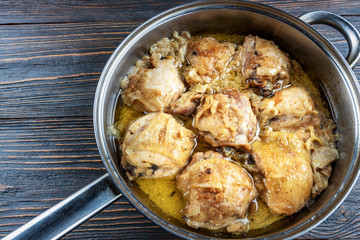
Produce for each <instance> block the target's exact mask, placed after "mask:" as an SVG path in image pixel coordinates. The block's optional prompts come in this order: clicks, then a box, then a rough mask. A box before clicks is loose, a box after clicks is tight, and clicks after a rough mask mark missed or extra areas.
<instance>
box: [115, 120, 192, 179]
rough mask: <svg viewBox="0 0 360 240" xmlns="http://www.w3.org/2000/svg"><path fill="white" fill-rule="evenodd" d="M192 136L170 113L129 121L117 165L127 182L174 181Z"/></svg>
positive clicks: (188, 149) (190, 147)
mask: <svg viewBox="0 0 360 240" xmlns="http://www.w3.org/2000/svg"><path fill="white" fill-rule="evenodd" d="M194 138H195V134H194V133H193V132H192V131H190V130H188V129H186V128H185V127H183V126H182V125H181V124H180V123H179V122H177V121H176V120H175V118H173V117H172V116H171V115H170V114H166V113H149V114H147V115H145V116H143V117H141V118H139V119H137V120H136V121H135V122H133V123H132V124H131V125H130V126H129V128H128V130H127V132H126V134H125V138H124V142H123V144H122V158H121V165H122V167H123V168H124V169H125V171H126V174H127V176H128V178H129V179H130V180H134V179H136V178H139V177H142V178H158V177H169V178H175V176H176V174H177V173H178V172H179V171H180V169H181V168H183V167H184V166H185V164H186V162H187V160H188V159H189V158H190V154H191V151H192V149H193V147H194V146H195V140H194Z"/></svg>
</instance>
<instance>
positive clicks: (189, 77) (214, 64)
mask: <svg viewBox="0 0 360 240" xmlns="http://www.w3.org/2000/svg"><path fill="white" fill-rule="evenodd" d="M234 53H235V44H233V43H229V42H223V43H220V42H219V41H217V40H216V39H215V38H212V37H205V38H200V39H198V40H195V41H192V42H190V43H189V44H188V50H187V52H186V59H187V60H188V62H189V63H190V65H189V66H187V67H186V68H185V69H184V72H183V76H184V78H185V80H186V82H187V83H188V84H189V85H190V86H192V85H194V84H197V83H200V84H205V83H210V82H211V81H213V80H214V79H215V78H216V77H217V76H219V74H220V73H221V72H222V71H223V70H224V69H225V67H226V65H227V64H228V62H229V61H230V60H231V58H232V57H233V55H234Z"/></svg>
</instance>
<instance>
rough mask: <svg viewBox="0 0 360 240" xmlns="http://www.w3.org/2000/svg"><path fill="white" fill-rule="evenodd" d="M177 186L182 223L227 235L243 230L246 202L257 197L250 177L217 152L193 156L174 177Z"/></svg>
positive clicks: (200, 153)
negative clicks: (223, 231) (183, 204)
mask: <svg viewBox="0 0 360 240" xmlns="http://www.w3.org/2000/svg"><path fill="white" fill-rule="evenodd" d="M177 187H178V189H179V190H180V191H181V192H182V194H183V195H184V198H185V200H186V202H187V205H186V208H185V209H184V210H183V212H182V213H183V215H184V217H183V218H184V220H185V221H186V223H187V224H188V225H189V226H191V227H193V228H206V229H210V230H217V229H221V228H224V227H227V230H228V231H229V232H232V231H238V230H239V229H240V228H243V227H245V228H246V226H244V224H241V221H239V220H241V219H242V218H244V217H245V216H246V213H247V210H248V208H249V205H250V203H251V202H252V201H253V200H254V199H255V197H256V196H257V191H256V189H255V187H254V184H253V181H252V178H251V177H250V175H249V174H248V173H247V172H246V171H245V169H243V168H242V167H241V166H240V165H238V164H237V163H234V162H231V161H229V160H227V159H225V158H224V156H223V155H221V154H220V153H216V152H213V151H207V152H205V153H202V152H198V153H196V154H194V156H193V158H192V160H191V162H190V163H189V164H188V165H187V167H186V168H185V170H184V171H183V172H182V173H180V174H179V175H178V177H177Z"/></svg>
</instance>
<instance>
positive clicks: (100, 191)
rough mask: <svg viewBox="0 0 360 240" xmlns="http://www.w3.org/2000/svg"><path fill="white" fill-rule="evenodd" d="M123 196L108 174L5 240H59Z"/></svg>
mask: <svg viewBox="0 0 360 240" xmlns="http://www.w3.org/2000/svg"><path fill="white" fill-rule="evenodd" d="M121 196H122V194H121V193H120V191H119V189H118V188H117V187H116V186H115V184H114V183H113V181H112V180H111V178H110V176H109V174H105V175H104V176H102V177H100V178H99V179H97V180H96V181H94V182H92V183H90V184H89V185H87V186H86V187H84V188H82V189H81V190H79V191H77V192H76V193H74V194H73V195H71V196H70V197H68V198H66V199H64V200H63V201H61V202H59V203H58V204H56V205H55V206H54V207H52V208H50V209H48V210H47V211H45V212H44V213H42V214H40V215H39V216H37V217H36V218H34V219H33V220H31V221H30V222H28V223H26V224H25V225H24V226H22V227H20V228H19V229H17V230H15V231H14V232H12V233H10V234H9V235H7V236H6V237H5V238H4V240H10V239H16V240H19V239H26V240H32V239H34V240H41V239H58V238H60V237H62V236H64V235H65V234H66V233H68V232H70V231H71V230H73V229H74V228H75V227H77V226H79V225H80V224H82V223H83V222H85V221H86V220H88V219H89V218H91V217H92V216H93V215H95V214H96V213H98V212H100V211H101V210H102V209H104V208H105V207H107V206H108V205H110V204H111V203H113V202H114V201H116V200H118V199H119V198H120V197H121Z"/></svg>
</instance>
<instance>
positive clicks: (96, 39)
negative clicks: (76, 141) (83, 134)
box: [0, 16, 360, 118]
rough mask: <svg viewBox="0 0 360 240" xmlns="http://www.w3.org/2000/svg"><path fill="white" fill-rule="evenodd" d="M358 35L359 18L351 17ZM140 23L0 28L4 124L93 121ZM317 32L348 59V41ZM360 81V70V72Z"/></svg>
mask: <svg viewBox="0 0 360 240" xmlns="http://www.w3.org/2000/svg"><path fill="white" fill-rule="evenodd" d="M347 19H348V20H349V21H350V22H352V23H353V24H354V25H355V26H356V27H357V28H358V29H360V18H359V17H355V16H350V17H347ZM138 25H139V23H138V22H114V23H108V22H106V23H103V22H102V23H66V24H65V23H63V24H36V25H31V28H29V26H28V25H10V26H9V25H4V26H1V25H0V32H1V34H2V35H3V36H2V37H1V38H0V79H1V80H0V96H1V98H0V118H23V117H40V116H41V117H68V116H73V117H74V116H91V115H92V104H93V99H94V93H95V89H96V84H97V81H98V79H99V76H100V73H101V71H102V69H103V67H104V66H105V63H106V61H107V59H108V58H109V57H110V55H111V53H112V52H113V51H114V49H115V48H116V47H117V46H118V45H119V44H120V43H121V41H122V40H123V39H124V38H125V37H126V36H127V35H128V34H129V33H130V32H131V31H132V30H134V29H135V28H136V27H137V26H138ZM316 28H317V29H318V30H319V31H320V32H322V33H324V34H325V35H326V37H327V38H328V39H329V41H331V42H332V43H334V45H335V46H336V47H337V48H338V49H339V50H340V51H341V52H342V53H343V54H346V52H347V44H346V42H345V40H344V38H343V37H342V36H341V35H340V34H339V33H338V32H336V31H335V30H333V29H332V28H330V27H327V26H322V25H317V26H316ZM354 71H355V73H356V74H357V76H358V78H359V79H360V67H359V66H357V67H356V68H355V70H354Z"/></svg>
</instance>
